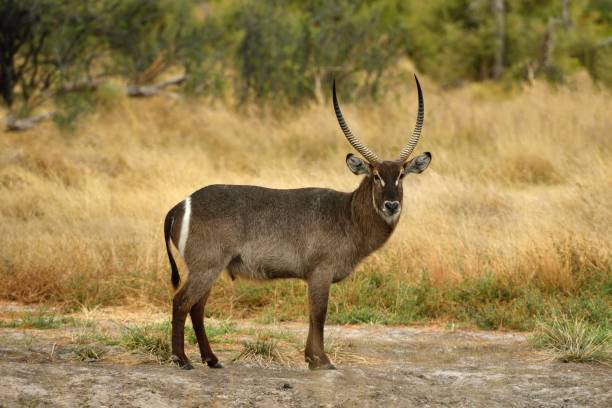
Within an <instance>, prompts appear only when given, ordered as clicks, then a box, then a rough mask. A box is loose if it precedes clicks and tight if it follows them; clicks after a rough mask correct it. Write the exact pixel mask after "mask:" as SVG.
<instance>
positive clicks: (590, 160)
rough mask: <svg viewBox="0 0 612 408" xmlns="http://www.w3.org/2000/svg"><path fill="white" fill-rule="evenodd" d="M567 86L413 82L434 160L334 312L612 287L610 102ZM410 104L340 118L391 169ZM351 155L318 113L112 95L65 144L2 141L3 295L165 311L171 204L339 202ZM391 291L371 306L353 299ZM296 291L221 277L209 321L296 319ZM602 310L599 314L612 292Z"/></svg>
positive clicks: (17, 136)
mask: <svg viewBox="0 0 612 408" xmlns="http://www.w3.org/2000/svg"><path fill="white" fill-rule="evenodd" d="M577 81H578V82H579V83H577V84H573V85H572V84H570V86H568V87H565V88H559V89H552V88H549V87H548V86H545V85H543V84H537V85H536V86H535V87H532V88H529V89H525V90H521V91H513V92H512V93H504V92H502V91H500V90H499V89H497V88H493V87H486V86H472V87H466V88H463V89H460V90H455V91H441V90H439V89H437V87H436V86H435V85H433V84H432V83H431V82H430V81H428V80H426V79H424V81H423V82H424V87H425V97H426V110H427V114H426V122H425V131H424V136H423V138H422V141H421V143H420V145H419V147H418V149H417V150H418V151H425V150H428V151H431V152H433V162H432V165H431V166H430V168H429V169H428V171H427V172H425V173H423V174H422V175H419V176H414V177H410V178H409V179H407V180H406V184H405V191H406V192H405V200H406V204H405V208H406V213H405V214H404V215H403V219H402V220H401V222H400V225H399V228H398V231H397V232H396V234H395V235H394V236H393V238H392V239H391V241H390V242H389V244H388V245H387V246H386V247H385V248H384V249H383V250H382V251H380V252H378V253H376V254H374V255H373V256H371V257H370V258H369V259H368V260H367V261H366V262H365V263H364V264H363V265H362V266H361V267H360V268H359V269H358V271H357V273H356V275H355V276H354V277H352V278H350V279H349V280H348V283H346V284H343V285H340V286H338V287H337V288H336V289H335V291H334V294H333V296H332V304H331V306H330V311H331V313H332V315H333V313H335V312H338V313H339V311H340V310H341V309H342V310H344V311H346V310H349V309H350V308H352V307H355V306H356V305H360V304H361V303H360V302H362V300H361V299H362V297H363V296H364V295H369V297H370V299H369V301H370V302H374V301H377V302H379V303H376V304H372V305H371V307H372V308H374V309H376V310H379V311H380V313H383V314H385V315H388V314H392V315H394V316H395V315H400V314H402V313H404V314H405V313H409V312H408V311H406V310H404V309H405V307H407V306H406V305H405V304H404V303H405V302H404V300H405V299H406V296H409V295H410V296H412V295H414V296H415V297H414V299H415V300H414V302H415V304H416V305H419V307H425V306H426V307H429V308H430V309H428V310H429V311H428V312H427V313H430V315H431V316H432V317H433V318H440V317H444V312H443V311H440V310H438V309H436V302H446V301H448V296H446V295H444V296H442V295H440V294H439V293H440V292H438V295H437V296H438V297H437V298H436V297H435V296H436V295H435V293H434V295H433V296H434V297H433V298H432V297H431V296H429V295H427V296H425V295H423V296H422V299H421V298H419V296H421V294H419V293H417V294H414V293H412V292H410V293H412V294H410V293H404V292H403V291H404V289H405V288H404V286H403V285H404V284H406V283H411V282H412V283H417V282H426V283H427V288H429V289H431V288H433V289H436V290H446V289H445V288H449V287H455V288H457V287H461V285H463V284H465V282H468V281H469V282H471V281H478V279H480V278H486V277H489V276H495V277H496V279H498V280H500V281H501V282H504V285H505V286H504V287H506V288H513V287H515V286H521V287H523V286H525V285H526V284H529V285H533V287H535V288H537V289H538V290H540V291H544V292H551V293H553V292H554V293H560V294H570V293H575V291H576V290H578V288H580V287H582V286H581V285H583V283H584V281H585V280H588V278H589V276H591V275H593V274H600V275H601V274H603V276H608V278H606V279H608V282H609V276H610V271H611V268H610V255H611V248H610V242H612V228H611V227H612V221H611V220H612V206H610V203H611V202H612V143H611V141H612V139H611V138H612V134H611V129H612V116H611V115H610V112H612V98H611V95H610V94H609V93H608V92H607V91H601V90H599V89H596V88H595V87H594V86H592V85H591V84H590V83H589V82H588V81H583V80H581V79H580V78H579V79H577ZM578 85H580V86H578ZM415 108H416V96H415V91H414V89H413V88H409V87H407V86H406V87H404V88H403V89H401V94H400V95H394V96H389V97H388V98H387V99H386V100H384V101H381V102H380V103H378V104H374V103H370V102H363V103H360V104H355V105H347V106H346V107H345V116H346V117H347V119H348V121H349V123H350V124H351V126H352V128H353V130H354V131H355V132H356V133H358V134H359V135H361V137H362V139H363V140H364V141H365V142H367V144H368V145H370V146H371V147H372V148H373V149H374V150H375V151H377V152H379V153H380V154H381V155H382V156H384V157H393V156H394V155H396V154H397V152H398V151H399V149H400V147H401V146H402V144H403V143H404V142H405V141H406V138H407V136H408V135H409V133H410V131H411V130H412V126H413V121H414V115H415ZM349 151H351V149H350V148H349V145H348V144H347V143H346V141H345V140H344V138H343V137H342V135H341V132H340V131H339V129H338V125H337V123H336V121H335V118H334V115H333V111H332V109H331V107H330V106H328V105H325V106H312V107H309V108H305V109H303V110H301V111H295V112H293V111H289V112H286V113H284V115H283V116H281V117H278V116H273V115H259V114H247V113H236V112H234V111H232V110H230V109H227V108H225V107H222V106H212V107H211V106H209V105H205V104H203V103H201V102H199V101H194V100H182V101H181V100H168V99H163V98H156V99H149V100H128V99H124V98H122V97H118V99H117V100H116V101H115V103H114V104H112V107H111V108H107V109H106V110H100V111H99V112H97V113H95V114H94V115H92V116H89V117H87V118H86V119H85V120H84V121H83V122H82V123H81V124H80V125H79V126H78V127H77V129H76V131H75V132H74V133H61V132H59V131H58V130H57V129H56V128H54V127H53V126H52V125H51V124H45V125H43V126H41V127H40V128H38V129H35V130H32V131H28V132H25V133H10V134H9V133H0V202H2V205H1V207H0V298H6V299H12V300H18V301H25V302H40V301H54V302H61V303H65V304H67V305H79V304H84V305H95V304H104V305H113V304H124V303H135V302H141V303H148V304H151V303H153V304H157V305H166V304H168V300H169V298H170V296H171V290H170V284H169V278H170V274H169V267H168V264H167V259H166V255H165V251H164V247H163V237H162V221H163V218H164V215H165V213H166V211H167V210H168V209H169V208H170V207H171V206H172V205H174V204H175V203H176V202H178V201H180V200H182V199H183V198H184V197H185V196H186V195H188V194H189V193H191V192H192V191H194V190H195V189H197V188H199V187H201V186H204V185H207V184H211V183H241V184H257V185H265V186H269V187H279V188H285V187H300V186H311V185H315V186H323V187H331V188H335V189H339V190H345V191H348V190H351V189H353V188H355V187H356V185H357V183H358V182H359V180H358V178H357V177H355V176H353V175H352V174H350V172H349V171H348V170H347V169H346V166H345V164H344V156H345V154H346V153H347V152H349ZM380 277H381V278H380ZM389 284H393V285H394V286H393V287H392V288H391V289H389V290H388V293H387V295H385V296H384V297H382V298H378V297H376V296H374V297H372V296H371V292H370V293H369V294H368V293H366V294H364V293H363V290H364V289H365V290H370V289H371V290H377V288H379V287H383V286H384V285H387V286H384V287H390V286H389ZM429 289H428V290H429ZM428 293H429V292H428ZM495 293H498V292H495ZM303 295H304V290H303V284H302V283H300V282H280V283H273V284H268V285H267V286H265V287H262V286H258V285H253V284H250V283H243V282H239V281H237V282H236V283H232V282H231V281H230V280H229V279H226V278H223V279H221V281H220V282H219V283H218V284H217V285H216V287H215V290H214V293H213V296H211V300H210V304H211V309H210V310H212V311H213V312H214V313H216V314H218V315H221V316H222V317H223V318H237V317H243V316H245V315H249V314H250V313H251V312H252V311H253V310H256V311H261V310H264V312H265V313H269V314H270V315H271V316H272V319H274V320H282V319H285V318H296V317H302V316H304V314H305V311H306V310H305V307H304V306H305V299H304V297H303ZM606 296H607V297H606ZM601 297H602V298H603V299H604V300H603V301H604V303H605V304H608V305H609V303H610V295H609V293H608V294H607V295H604V294H603V293H602V295H601ZM381 299H382V300H381ZM419 299H421V300H419ZM458 301H461V300H458ZM427 302H429V303H427ZM423 305H425V306H423ZM271 308H272V309H271ZM347 308H348V309H347ZM271 310H272V312H270V311H271ZM351 310H352V309H351ZM419 310H420V309H419ZM436 310H438V311H436ZM419 313H420V312H419ZM415 316H416V315H415ZM417 317H418V316H417ZM400 320H401V319H400ZM501 325H502V326H503V325H504V323H503V322H502V323H501Z"/></svg>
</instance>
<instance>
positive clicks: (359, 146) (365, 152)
mask: <svg viewBox="0 0 612 408" xmlns="http://www.w3.org/2000/svg"><path fill="white" fill-rule="evenodd" d="M332 89H333V98H334V110H335V111H336V118H337V119H338V123H339V124H340V128H341V129H342V132H344V136H346V139H347V140H348V141H349V143H350V144H351V146H353V147H354V148H355V150H357V151H358V152H359V153H361V155H362V156H363V157H365V158H366V159H368V161H369V162H370V163H376V162H380V160H379V159H378V156H376V155H375V154H374V152H372V151H371V150H370V149H368V148H367V147H366V146H364V145H363V143H361V142H360V141H359V139H357V137H356V136H355V135H353V132H351V129H349V127H348V125H347V124H346V122H345V121H344V117H343V116H342V111H341V110H340V105H339V104H338V97H336V80H335V79H334V85H333V88H332Z"/></svg>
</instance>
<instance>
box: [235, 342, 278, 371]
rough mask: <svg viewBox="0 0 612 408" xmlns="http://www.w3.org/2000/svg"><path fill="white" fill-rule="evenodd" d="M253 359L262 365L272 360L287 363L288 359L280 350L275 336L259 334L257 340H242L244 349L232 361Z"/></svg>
mask: <svg viewBox="0 0 612 408" xmlns="http://www.w3.org/2000/svg"><path fill="white" fill-rule="evenodd" d="M239 360H246V361H253V362H255V363H257V364H260V365H264V366H265V365H268V364H270V363H272V362H278V363H286V359H285V358H284V357H283V355H282V354H281V352H280V348H279V345H278V340H277V339H276V338H274V337H271V336H268V335H265V334H258V335H257V337H256V338H255V340H245V341H243V342H242V350H241V351H240V353H239V354H238V355H237V356H236V357H234V358H233V359H232V361H239Z"/></svg>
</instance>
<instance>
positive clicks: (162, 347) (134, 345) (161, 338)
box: [119, 324, 171, 363]
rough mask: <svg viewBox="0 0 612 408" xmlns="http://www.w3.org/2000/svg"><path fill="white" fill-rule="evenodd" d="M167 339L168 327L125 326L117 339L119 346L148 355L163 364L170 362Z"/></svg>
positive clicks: (157, 325) (154, 325) (158, 325)
mask: <svg viewBox="0 0 612 408" xmlns="http://www.w3.org/2000/svg"><path fill="white" fill-rule="evenodd" d="M168 338H169V325H160V324H151V325H145V326H127V327H125V328H124V330H123V333H122V335H121V338H120V339H119V345H120V346H122V347H125V348H127V349H128V350H133V351H138V352H141V353H145V354H148V355H150V356H152V357H154V358H155V359H156V360H157V361H158V362H160V363H163V362H167V361H169V360H170V354H171V348H170V342H169V341H168Z"/></svg>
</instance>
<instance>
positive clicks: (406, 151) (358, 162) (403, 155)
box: [333, 75, 431, 225]
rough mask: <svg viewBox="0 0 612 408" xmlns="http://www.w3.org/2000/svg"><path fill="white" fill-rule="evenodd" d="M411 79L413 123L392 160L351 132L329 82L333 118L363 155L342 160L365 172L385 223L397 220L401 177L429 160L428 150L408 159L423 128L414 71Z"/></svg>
mask: <svg viewBox="0 0 612 408" xmlns="http://www.w3.org/2000/svg"><path fill="white" fill-rule="evenodd" d="M414 79H415V80H416V85H417V90H418V94H419V109H418V113H417V120H416V125H415V127H414V130H413V132H412V135H411V136H410V139H408V143H407V144H406V146H404V148H403V149H402V151H401V152H400V154H399V158H397V159H395V160H381V159H380V158H378V156H377V155H376V154H374V152H372V151H371V150H370V149H369V148H368V147H367V146H365V145H364V144H363V143H361V142H360V141H359V139H358V138H357V137H356V136H355V135H354V134H353V132H351V129H350V128H349V127H348V125H347V124H346V121H345V120H344V117H343V116H342V111H341V110H340V105H339V104H338V98H337V96H336V82H335V81H334V84H333V100H334V110H335V111H336V118H338V123H339V124H340V128H341V129H342V132H343V133H344V136H346V139H347V140H348V141H349V143H350V144H351V146H353V147H354V148H355V150H357V151H358V152H359V153H360V154H361V155H362V156H363V158H360V157H357V156H355V155H353V154H348V155H347V156H346V164H347V166H348V168H349V169H350V170H351V171H352V172H353V173H354V174H357V175H360V174H363V175H365V176H366V181H367V186H368V188H369V189H370V191H371V195H372V204H373V206H374V209H375V210H376V213H378V215H379V216H380V217H382V218H383V219H384V220H385V222H387V224H389V225H395V224H396V223H397V221H398V219H399V215H400V213H401V211H402V201H403V181H404V177H405V176H406V175H407V174H409V173H421V172H423V171H424V170H425V169H426V168H427V166H429V162H431V153H429V152H425V153H423V154H421V155H419V156H416V157H414V158H412V159H410V160H409V158H410V155H411V154H412V151H413V150H414V148H415V147H416V145H417V143H418V141H419V138H420V137H421V129H422V128H423V119H424V117H425V110H424V103H423V91H422V90H421V85H420V84H419V80H418V78H417V77H416V75H415V76H414Z"/></svg>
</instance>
